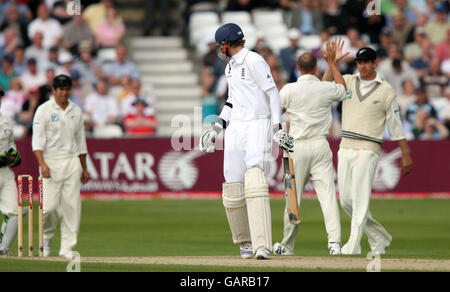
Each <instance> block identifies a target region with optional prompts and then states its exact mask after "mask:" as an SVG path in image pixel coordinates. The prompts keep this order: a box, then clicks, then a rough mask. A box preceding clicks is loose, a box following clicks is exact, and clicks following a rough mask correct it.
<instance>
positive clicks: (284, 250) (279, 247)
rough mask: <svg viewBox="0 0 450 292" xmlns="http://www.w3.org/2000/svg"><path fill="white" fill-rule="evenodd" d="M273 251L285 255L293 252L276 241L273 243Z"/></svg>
mask: <svg viewBox="0 0 450 292" xmlns="http://www.w3.org/2000/svg"><path fill="white" fill-rule="evenodd" d="M273 252H274V253H275V254H277V255H287V256H289V255H293V254H294V253H293V252H292V251H290V250H288V249H287V247H285V246H284V245H282V244H281V243H279V242H276V243H275V244H274V245H273Z"/></svg>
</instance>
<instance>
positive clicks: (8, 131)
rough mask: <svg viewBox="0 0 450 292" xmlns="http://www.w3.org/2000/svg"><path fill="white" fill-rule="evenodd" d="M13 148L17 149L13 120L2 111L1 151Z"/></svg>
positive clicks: (0, 129)
mask: <svg viewBox="0 0 450 292" xmlns="http://www.w3.org/2000/svg"><path fill="white" fill-rule="evenodd" d="M11 148H14V149H16V144H15V143H14V132H13V122H12V120H11V119H10V118H8V117H6V116H4V115H2V114H1V113H0V153H3V152H5V151H8V150H9V149H11Z"/></svg>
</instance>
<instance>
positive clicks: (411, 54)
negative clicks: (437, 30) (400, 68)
mask: <svg viewBox="0 0 450 292" xmlns="http://www.w3.org/2000/svg"><path fill="white" fill-rule="evenodd" d="M426 39H428V38H427V34H426V32H425V29H424V28H421V27H419V28H416V29H415V30H414V42H411V43H409V44H407V45H406V46H405V48H404V51H405V59H406V61H407V62H408V63H410V64H411V63H412V62H413V61H414V60H416V59H418V58H420V57H421V56H422V53H423V52H422V43H423V42H424V41H425V40H426Z"/></svg>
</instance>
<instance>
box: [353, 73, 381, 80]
mask: <svg viewBox="0 0 450 292" xmlns="http://www.w3.org/2000/svg"><path fill="white" fill-rule="evenodd" d="M356 76H358V79H359V80H361V81H362V79H361V74H360V73H358V74H356ZM374 80H375V81H376V82H378V83H383V78H381V75H380V74H379V73H378V72H377V76H375V79H374Z"/></svg>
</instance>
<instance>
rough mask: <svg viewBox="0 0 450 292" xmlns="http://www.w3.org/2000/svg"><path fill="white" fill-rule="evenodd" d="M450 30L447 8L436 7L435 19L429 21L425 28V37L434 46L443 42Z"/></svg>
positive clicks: (442, 6)
mask: <svg viewBox="0 0 450 292" xmlns="http://www.w3.org/2000/svg"><path fill="white" fill-rule="evenodd" d="M449 28H450V22H449V21H448V14H447V8H446V7H445V6H444V5H440V6H437V7H436V19H435V20H431V21H429V22H428V23H427V25H426V26H425V29H426V31H427V35H428V36H429V37H430V39H431V42H432V43H433V44H434V45H436V44H439V43H440V42H443V41H444V40H445V38H446V36H447V31H448V29H449Z"/></svg>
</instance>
